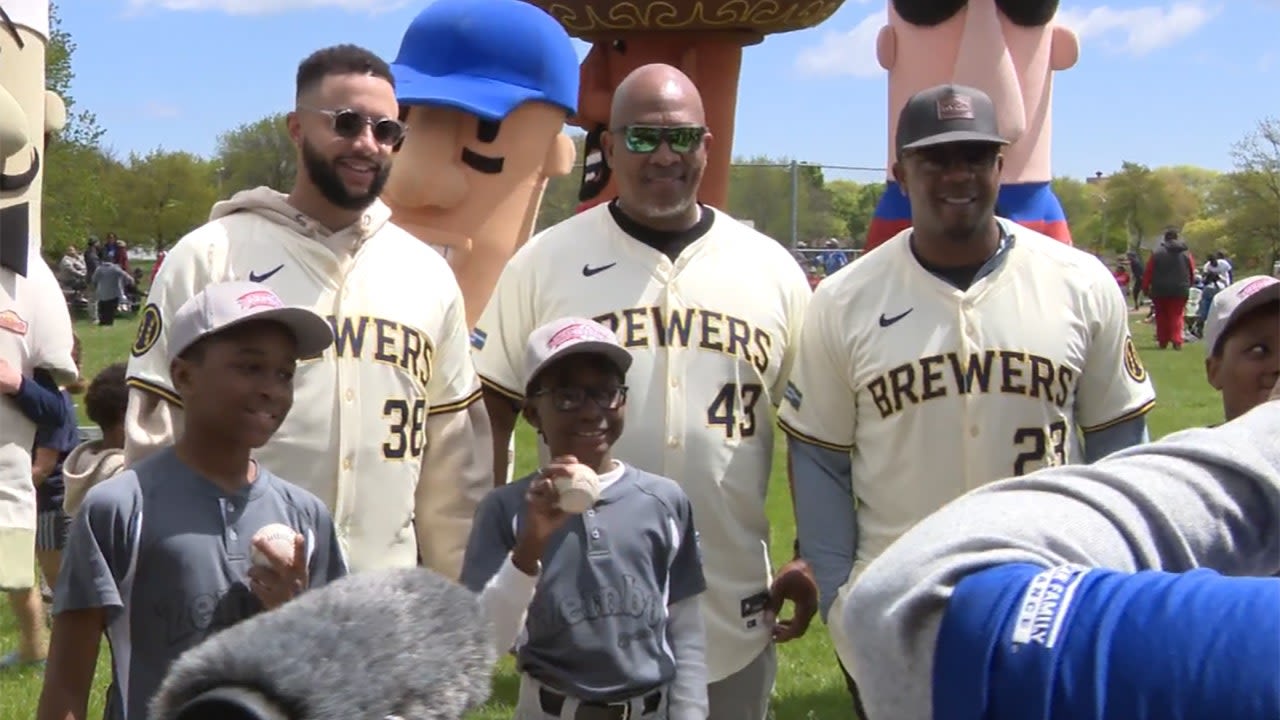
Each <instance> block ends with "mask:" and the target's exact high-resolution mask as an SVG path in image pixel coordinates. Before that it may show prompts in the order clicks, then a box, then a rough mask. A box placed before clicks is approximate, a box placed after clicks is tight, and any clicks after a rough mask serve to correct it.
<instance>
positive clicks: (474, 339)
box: [471, 328, 489, 350]
mask: <svg viewBox="0 0 1280 720" xmlns="http://www.w3.org/2000/svg"><path fill="white" fill-rule="evenodd" d="M488 339H489V336H488V335H487V334H485V331H483V330H481V329H480V328H476V329H475V330H472V331H471V347H473V348H475V349H477V350H483V349H484V343H485V341H486V340H488Z"/></svg>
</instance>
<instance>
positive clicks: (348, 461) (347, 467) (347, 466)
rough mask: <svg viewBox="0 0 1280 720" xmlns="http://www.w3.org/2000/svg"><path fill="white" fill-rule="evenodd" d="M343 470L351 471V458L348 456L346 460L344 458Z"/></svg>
mask: <svg viewBox="0 0 1280 720" xmlns="http://www.w3.org/2000/svg"><path fill="white" fill-rule="evenodd" d="M342 469H343V470H350V469H351V457H350V456H347V457H345V458H342Z"/></svg>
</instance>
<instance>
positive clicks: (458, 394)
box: [427, 286, 480, 415]
mask: <svg viewBox="0 0 1280 720" xmlns="http://www.w3.org/2000/svg"><path fill="white" fill-rule="evenodd" d="M441 325H442V327H443V328H444V334H443V335H442V336H441V337H440V338H438V339H437V340H436V343H437V347H436V355H435V360H434V362H433V363H432V368H431V378H430V380H428V381H427V400H428V402H430V403H431V408H430V410H428V415H438V414H440V413H449V412H456V411H458V410H461V409H463V408H465V407H467V406H468V405H470V404H471V403H473V402H475V401H477V400H479V399H480V381H479V380H478V379H477V378H476V371H475V366H474V365H473V364H472V362H471V349H470V347H469V346H468V342H467V317H466V314H465V312H464V311H463V303H462V291H461V290H458V289H456V286H455V289H454V295H453V298H452V299H451V300H450V302H449V306H448V310H447V311H446V312H445V318H444V322H443V323H442V324H441Z"/></svg>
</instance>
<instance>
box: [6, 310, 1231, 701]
mask: <svg viewBox="0 0 1280 720" xmlns="http://www.w3.org/2000/svg"><path fill="white" fill-rule="evenodd" d="M1132 317H1133V318H1134V323H1133V327H1134V337H1135V341H1136V342H1137V345H1138V347H1139V351H1140V352H1141V355H1142V360H1143V361H1144V363H1145V364H1146V366H1147V369H1148V371H1149V372H1150V374H1151V376H1152V378H1153V380H1154V382H1155V385H1156V392H1157V394H1158V396H1159V399H1158V401H1157V404H1156V407H1155V409H1154V410H1153V411H1152V413H1151V416H1150V424H1151V435H1152V437H1153V438H1158V437H1161V436H1163V435H1166V434H1168V433H1170V432H1173V431H1176V430H1181V429H1183V428H1187V427H1194V426H1198V425H1208V424H1210V423H1214V422H1218V421H1220V420H1221V419H1222V410H1221V406H1220V404H1219V400H1218V397H1217V395H1216V394H1215V393H1214V391H1213V390H1212V389H1211V388H1209V386H1208V385H1207V384H1206V382H1205V379H1204V354H1203V351H1202V348H1201V346H1199V345H1198V344H1195V343H1192V344H1189V345H1187V347H1186V348H1185V349H1184V350H1183V351H1182V352H1173V351H1165V352H1161V351H1158V350H1156V349H1155V347H1154V340H1153V332H1154V331H1153V329H1152V326H1151V325H1145V324H1143V323H1141V322H1140V318H1141V317H1142V315H1133V316H1132ZM78 332H79V334H80V338H81V342H82V346H83V349H82V353H83V363H84V371H85V374H86V376H87V377H92V376H93V375H94V374H95V373H96V372H97V371H98V370H100V369H101V368H103V367H105V366H107V365H109V364H111V363H113V362H123V361H125V360H126V359H127V358H128V354H129V345H130V343H131V342H132V340H133V332H134V326H133V322H132V318H128V319H125V321H124V322H123V323H121V324H118V325H117V326H115V327H112V328H101V327H95V326H91V325H88V324H80V325H79V326H78ZM81 418H82V422H87V421H85V420H84V418H83V410H82V411H81ZM518 442H519V444H520V447H522V448H529V447H531V446H532V445H533V438H532V435H531V433H530V432H529V429H528V427H521V428H520V434H519V435H518ZM519 455H520V457H521V459H522V463H521V466H520V467H518V468H517V470H519V471H520V472H522V473H523V472H527V471H529V470H531V469H532V462H533V457H532V456H533V453H524V452H522V453H520V454H519ZM774 457H775V461H774V467H773V476H772V482H771V483H770V490H769V502H768V506H769V517H770V518H772V520H773V533H772V547H773V558H774V562H775V563H777V564H780V563H782V562H784V561H785V560H786V559H788V556H789V551H790V547H791V541H792V539H793V538H794V532H795V530H794V522H793V520H792V514H791V502H790V499H789V498H788V495H787V485H786V475H785V465H784V454H783V453H782V452H781V445H779V452H777V453H776V454H775V456H774ZM16 643H17V637H16V630H15V627H14V623H13V617H12V615H10V614H9V613H8V611H4V612H0V653H4V652H7V651H9V650H10V649H11V648H13V647H16ZM102 647H103V650H102V653H101V655H100V657H99V662H98V672H97V676H96V691H95V692H94V695H93V700H92V702H91V706H90V711H89V718H99V717H101V716H102V701H103V696H104V693H105V688H106V684H107V681H108V680H109V678H110V669H109V667H108V665H107V650H106V644H105V643H104V644H103V646H102ZM41 672H42V671H39V670H36V669H27V670H21V671H12V672H8V673H0V720H28V719H29V718H32V717H34V715H35V709H36V704H37V701H38V700H39V696H40V682H41ZM515 695H516V677H515V675H514V673H513V672H512V669H511V662H510V660H507V661H504V662H503V664H502V666H501V667H500V668H499V671H498V673H497V674H496V675H495V678H494V687H493V699H492V701H491V702H490V704H489V705H488V706H486V707H485V709H483V710H482V711H480V712H478V713H475V714H474V715H473V716H472V718H473V720H499V719H500V718H502V719H505V718H510V717H511V710H512V703H513V701H514V699H515ZM774 713H775V717H776V718H778V720H827V719H828V718H831V719H836V718H848V717H851V716H852V712H851V710H850V709H849V702H848V698H847V696H846V694H845V690H844V682H843V680H842V679H841V677H840V672H839V669H838V668H837V666H836V664H835V660H834V655H833V651H832V649H831V642H830V640H828V638H827V633H826V628H825V627H823V626H822V625H821V623H819V622H815V623H814V624H813V625H812V626H811V627H810V629H809V633H808V634H807V635H806V636H805V637H804V638H802V639H800V640H798V641H795V642H792V643H789V644H787V645H784V646H782V647H781V648H780V654H779V662H778V681H777V685H776V688H775V691H774Z"/></svg>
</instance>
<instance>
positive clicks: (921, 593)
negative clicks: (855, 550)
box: [834, 400, 1280, 720]
mask: <svg viewBox="0 0 1280 720" xmlns="http://www.w3.org/2000/svg"><path fill="white" fill-rule="evenodd" d="M1278 439H1280V400H1272V401H1270V402H1267V403H1264V404H1263V405H1261V406H1259V407H1257V408H1255V409H1254V410H1252V411H1251V412H1249V413H1247V414H1245V415H1243V416H1241V417H1239V418H1237V419H1235V420H1233V421H1232V422H1229V423H1226V424H1224V425H1220V426H1218V427H1216V428H1211V429H1195V430H1187V431H1184V432H1180V433H1176V434H1174V435H1170V436H1169V437H1167V438H1164V439H1163V440H1161V441H1159V442H1155V443H1149V444H1146V445H1142V446H1138V447H1135V448H1131V449H1129V450H1123V451H1121V452H1118V453H1115V454H1113V455H1110V456H1108V457H1107V458H1104V459H1103V460H1100V461H1098V462H1096V463H1094V464H1093V465H1070V466H1065V467H1058V468H1052V469H1047V470H1042V471H1039V472H1036V473H1033V474H1031V475H1027V476H1025V477H1022V478H1018V479H1013V480H1004V481H1001V482H999V483H995V484H993V485H989V486H987V487H984V488H981V489H978V490H975V491H973V492H970V493H968V494H966V495H964V496H962V497H960V498H958V499H957V500H955V501H954V502H952V503H950V504H948V505H946V506H945V507H943V508H942V509H941V510H939V511H938V512H936V513H934V514H933V515H931V516H930V517H928V518H926V519H925V520H924V521H922V522H921V523H919V524H918V525H916V526H915V527H914V528H912V529H911V530H910V531H909V532H907V534H905V535H904V536H902V538H901V539H899V540H898V541H897V542H896V543H894V544H893V545H891V546H890V547H889V549H888V550H887V551H885V553H884V554H883V555H881V556H880V557H879V558H878V559H877V560H876V561H875V562H873V563H872V564H871V565H870V566H869V567H868V568H867V570H866V571H865V572H864V573H863V574H862V575H861V577H860V578H859V579H858V580H857V582H856V584H855V585H854V587H853V589H852V590H851V592H850V594H849V599H848V600H847V601H846V603H845V605H844V608H843V612H844V618H843V619H844V627H845V628H847V630H848V633H847V636H845V637H836V638H834V639H835V642H836V649H837V652H838V653H839V654H840V657H841V659H842V660H843V661H844V663H845V665H846V667H848V668H849V669H850V672H851V674H852V675H853V677H854V679H855V680H856V681H857V682H858V685H859V688H860V690H861V693H862V699H863V702H864V705H865V707H866V709H867V713H868V715H869V716H870V717H871V718H873V720H930V719H931V718H932V717H933V713H932V708H931V696H932V692H933V687H932V679H931V676H932V672H933V660H934V651H935V648H936V640H937V634H938V628H939V626H940V623H941V620H942V617H943V614H944V612H945V610H946V607H947V601H948V598H949V597H950V596H951V592H952V590H953V589H954V588H955V587H956V585H957V584H958V583H959V582H960V580H961V579H963V578H964V577H966V576H968V575H970V574H973V573H975V572H977V571H980V570H983V569H986V568H989V567H992V566H995V565H1001V564H1005V563H1032V564H1035V565H1040V566H1042V567H1046V568H1048V567H1053V566H1058V565H1065V564H1071V563H1075V564H1080V565H1085V566H1088V567H1096V568H1107V569H1112V570H1118V571H1122V572H1135V571H1139V570H1163V571H1166V572H1174V573H1178V572H1185V571H1188V570H1192V569H1195V568H1199V567H1206V568H1211V569H1214V570H1217V571H1218V572H1219V573H1222V574H1223V575H1232V576H1253V577H1270V576H1275V575H1277V574H1280V440H1278Z"/></svg>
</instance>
